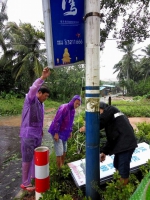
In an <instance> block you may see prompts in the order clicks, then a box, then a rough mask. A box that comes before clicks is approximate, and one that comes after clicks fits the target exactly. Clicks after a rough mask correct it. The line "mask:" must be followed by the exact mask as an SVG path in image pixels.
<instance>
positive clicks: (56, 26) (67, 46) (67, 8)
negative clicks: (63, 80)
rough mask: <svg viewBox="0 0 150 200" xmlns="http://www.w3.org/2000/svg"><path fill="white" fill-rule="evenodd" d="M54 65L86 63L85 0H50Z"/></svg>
mask: <svg viewBox="0 0 150 200" xmlns="http://www.w3.org/2000/svg"><path fill="white" fill-rule="evenodd" d="M50 9H51V27H52V40H53V55H54V67H60V66H66V65H73V63H78V62H81V63H84V59H85V58H84V57H85V52H84V20H83V17H84V0H50Z"/></svg>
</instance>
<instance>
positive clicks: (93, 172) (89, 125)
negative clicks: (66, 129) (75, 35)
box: [84, 0, 100, 200]
mask: <svg viewBox="0 0 150 200" xmlns="http://www.w3.org/2000/svg"><path fill="white" fill-rule="evenodd" d="M85 2H86V6H85V17H84V19H85V63H86V87H85V91H86V92H85V99H86V100H85V101H86V102H85V104H86V197H87V198H88V197H90V198H91V199H92V200H95V199H100V197H99V193H98V192H97V191H96V189H95V188H94V186H96V187H97V186H98V187H99V186H100V161H99V141H100V136H99V124H100V123H99V101H100V98H99V81H100V80H99V69H100V64H99V63H100V13H99V11H100V1H98V0H93V1H89V0H86V1H85Z"/></svg>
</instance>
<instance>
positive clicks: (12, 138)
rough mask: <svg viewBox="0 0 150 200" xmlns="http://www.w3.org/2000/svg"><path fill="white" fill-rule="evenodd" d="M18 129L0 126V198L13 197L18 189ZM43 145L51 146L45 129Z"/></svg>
mask: <svg viewBox="0 0 150 200" xmlns="http://www.w3.org/2000/svg"><path fill="white" fill-rule="evenodd" d="M19 130H20V128H19V127H10V126H0V200H11V199H14V197H15V196H16V195H17V194H18V192H19V191H20V183H21V154H20V138H19ZM43 145H44V146H47V147H48V148H52V140H51V137H50V135H48V133H47V129H45V131H44V138H43ZM50 151H51V149H50Z"/></svg>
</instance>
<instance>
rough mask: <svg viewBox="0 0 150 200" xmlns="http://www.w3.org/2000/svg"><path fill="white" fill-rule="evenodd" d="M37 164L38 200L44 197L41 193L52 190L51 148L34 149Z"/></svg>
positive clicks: (36, 184)
mask: <svg viewBox="0 0 150 200" xmlns="http://www.w3.org/2000/svg"><path fill="white" fill-rule="evenodd" d="M34 162H35V192H36V195H35V196H36V200H38V199H39V198H40V197H42V195H41V193H44V192H46V191H47V190H48V189H49V188H50V177H49V148H48V147H44V146H41V147H37V148H36V149H34Z"/></svg>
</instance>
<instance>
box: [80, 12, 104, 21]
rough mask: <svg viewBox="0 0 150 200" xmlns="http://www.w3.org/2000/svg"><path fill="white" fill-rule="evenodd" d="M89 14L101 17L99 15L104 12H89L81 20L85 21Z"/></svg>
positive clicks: (101, 15) (102, 15)
mask: <svg viewBox="0 0 150 200" xmlns="http://www.w3.org/2000/svg"><path fill="white" fill-rule="evenodd" d="M91 16H97V17H99V18H101V17H104V14H103V13H98V12H89V13H87V14H86V15H85V16H84V17H83V20H84V21H85V20H86V18H87V17H91Z"/></svg>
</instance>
